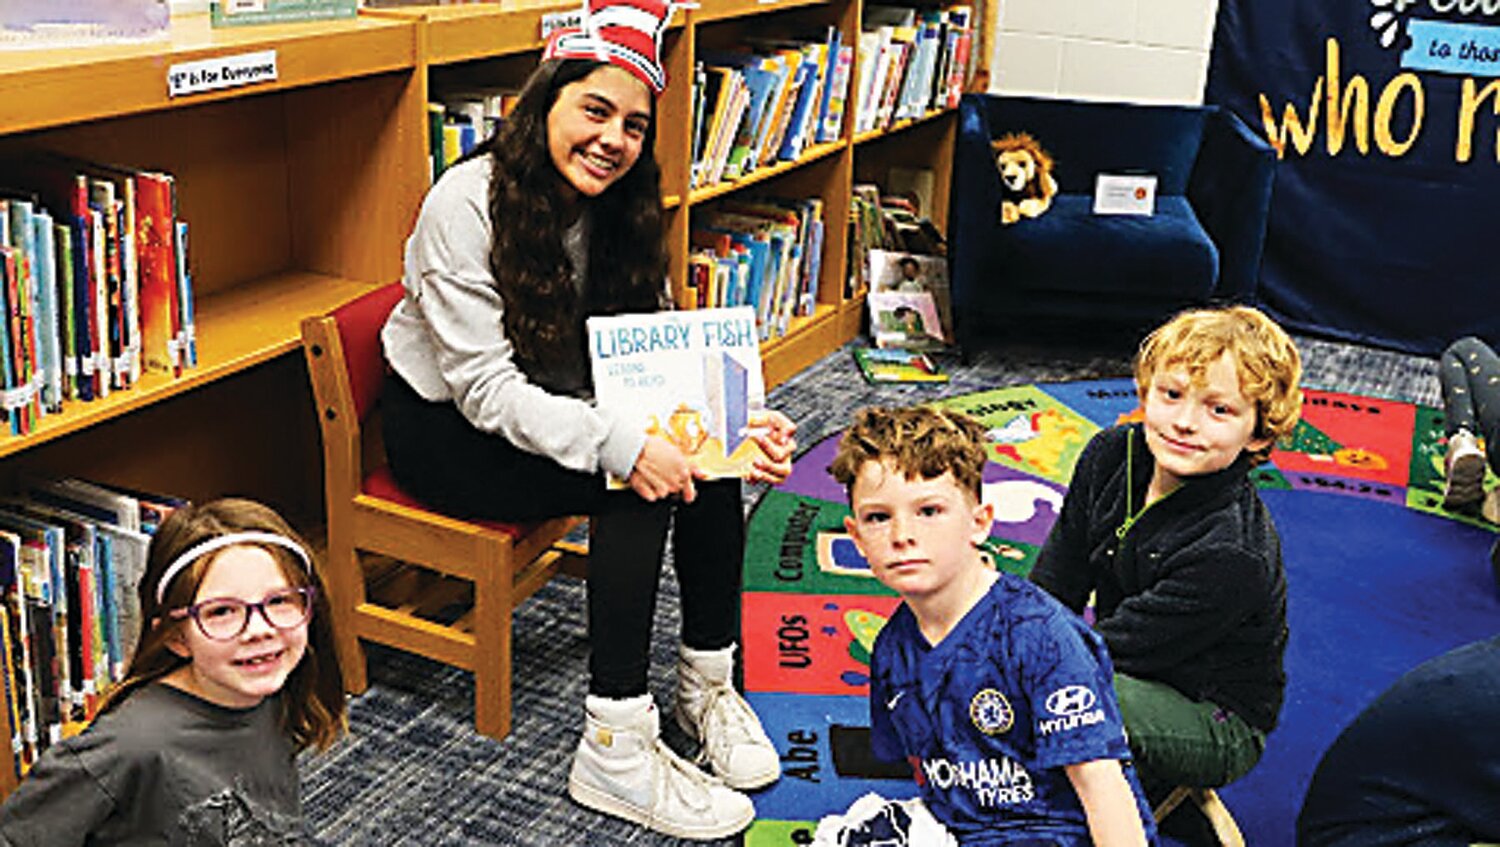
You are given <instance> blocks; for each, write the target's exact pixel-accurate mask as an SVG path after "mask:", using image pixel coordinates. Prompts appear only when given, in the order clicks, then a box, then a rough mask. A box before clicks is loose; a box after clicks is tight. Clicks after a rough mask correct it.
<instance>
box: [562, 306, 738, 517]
mask: <svg viewBox="0 0 1500 847" xmlns="http://www.w3.org/2000/svg"><path fill="white" fill-rule="evenodd" d="M588 345H589V360H590V365H591V367H592V372H593V379H594V396H595V399H596V402H597V403H598V405H599V408H601V409H604V410H607V411H609V412H610V413H611V414H613V415H615V416H617V417H619V418H621V419H622V420H625V421H630V422H634V423H635V424H637V425H639V426H640V427H641V428H642V429H643V430H644V431H645V432H646V433H648V434H650V435H659V436H661V437H663V438H665V439H667V440H668V441H670V442H672V443H673V444H676V445H677V446H678V447H679V448H681V449H682V451H683V453H684V454H686V455H687V457H688V460H689V461H690V462H691V463H692V465H693V467H694V468H696V469H698V470H699V471H701V472H702V473H704V474H705V475H706V476H708V477H710V478H715V477H729V476H744V475H745V474H746V473H748V472H749V471H750V469H751V468H752V467H753V464H754V462H755V460H756V459H757V458H760V457H761V456H762V455H763V454H762V453H761V450H760V446H759V445H758V444H757V443H756V442H755V440H754V436H755V435H756V434H757V432H758V430H757V427H758V426H759V425H760V424H759V422H760V420H761V419H762V417H763V415H764V413H765V397H766V394H765V381H764V377H763V375H762V373H761V362H760V339H759V336H758V334H757V333H756V330H755V312H754V310H752V309H750V308H749V307H746V306H737V307H732V308H724V309H689V310H683V311H675V312H655V313H650V314H627V315H611V316H607V317H591V318H589V319H588ZM611 484H612V485H613V486H614V487H623V486H624V484H625V483H624V481H623V480H611Z"/></svg>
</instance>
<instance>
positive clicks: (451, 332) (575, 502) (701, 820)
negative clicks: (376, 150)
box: [382, 0, 794, 839]
mask: <svg viewBox="0 0 1500 847" xmlns="http://www.w3.org/2000/svg"><path fill="white" fill-rule="evenodd" d="M669 15H670V7H669V5H668V4H667V3H666V2H663V0H594V2H592V3H590V4H589V7H588V8H586V9H585V21H584V26H583V28H582V29H581V30H573V31H568V32H565V33H562V34H559V35H555V36H554V37H553V39H552V40H551V41H550V42H549V45H548V47H547V50H546V52H545V53H544V56H543V59H544V60H543V62H542V64H541V66H540V67H538V68H537V70H536V71H535V72H534V73H533V74H532V76H531V77H530V79H529V80H528V81H527V83H526V85H525V87H524V89H523V90H522V92H521V94H520V97H519V98H518V102H517V105H516V108H515V110H514V112H513V113H512V114H511V115H510V117H508V118H507V119H506V122H505V124H504V125H503V127H502V128H501V129H500V131H499V132H498V134H497V135H496V137H495V138H493V139H492V140H491V141H489V142H487V143H486V144H485V145H482V146H481V148H480V149H479V151H478V153H477V155H474V156H473V157H472V158H470V159H468V160H467V161H464V162H461V163H460V164H458V165H455V166H454V167H452V168H450V169H448V170H447V171H445V172H444V173H443V176H442V178H441V179H440V180H438V182H437V184H436V185H434V186H433V188H432V190H431V191H430V192H429V194H428V196H427V198H426V200H425V201H424V203H423V206H422V211H421V214H420V216H419V218H418V220H417V224H416V227H415V229H414V231H413V232H412V235H411V237H410V239H409V240H408V241H407V243H406V253H405V277H404V285H405V288H406V293H405V297H404V299H403V300H402V301H401V302H400V303H399V304H398V305H397V306H396V308H395V310H394V311H393V312H392V314H391V317H390V319H389V320H388V322H387V323H386V326H385V328H384V331H383V333H382V341H383V343H384V348H385V355H386V359H387V361H388V362H389V364H390V366H391V367H390V370H391V374H390V376H389V377H388V378H387V385H386V388H385V391H384V394H383V395H382V396H383V398H384V402H385V407H384V413H383V418H384V421H385V424H384V426H385V432H384V434H385V444H386V450H387V454H388V458H389V460H390V465H391V470H392V472H393V473H394V474H395V476H396V478H397V480H398V481H399V482H400V483H401V484H402V485H403V486H404V487H406V489H407V490H408V491H410V492H411V493H412V494H413V495H415V496H417V497H419V498H421V499H422V500H424V501H426V502H428V503H430V504H432V505H433V506H435V507H437V508H440V509H442V510H444V511H447V512H449V513H450V514H456V515H462V516H467V517H474V518H489V519H497V520H506V521H524V520H535V519H541V518H548V517H555V516H558V515H569V514H586V515H588V516H589V518H590V533H591V538H590V547H589V549H590V555H589V559H590V561H589V568H588V616H589V626H588V635H589V646H590V651H591V654H590V657H589V690H588V696H587V699H586V701H585V704H584V705H585V732H584V736H583V738H582V740H581V741H580V742H579V746H578V750H577V753H576V754H575V757H574V761H573V768H572V772H571V775H570V779H569V793H570V795H571V796H572V797H573V798H574V799H575V800H577V801H578V802H579V803H581V804H583V805H585V806H588V807H590V808H593V809H596V810H599V811H602V812H605V813H607V814H612V815H617V816H619V817H623V818H626V819H628V820H632V821H635V822H638V823H641V824H642V825H645V826H648V827H651V828H652V829H656V830H658V831H661V832H664V833H667V834H670V835H675V836H679V837H686V838H700V839H707V838H721V837H724V836H727V835H730V834H733V833H735V832H737V831H739V830H741V829H743V828H744V827H746V826H748V825H749V823H750V821H751V820H752V819H753V817H754V808H753V806H752V804H751V802H750V800H749V798H748V797H746V796H745V795H743V794H741V793H740V792H739V791H738V790H736V789H750V788H756V787H760V786H763V785H766V784H769V783H770V782H772V781H774V780H775V779H776V778H777V777H778V776H779V775H780V767H779V760H778V757H777V754H776V751H775V749H774V748H773V747H772V746H771V744H770V742H769V740H768V739H767V738H766V735H765V732H764V730H763V729H762V728H761V725H760V721H759V719H758V718H757V717H756V715H755V713H754V712H753V711H751V709H750V707H749V705H748V704H747V703H746V702H745V700H744V699H743V698H742V697H741V696H740V695H739V694H738V693H737V692H736V691H735V689H734V688H733V685H732V681H731V676H732V670H733V667H734V652H735V646H736V635H737V633H738V621H739V602H740V574H741V566H742V561H743V556H744V516H743V510H742V506H741V498H740V481H739V480H737V479H730V480H713V481H708V480H704V479H699V478H695V475H694V472H693V471H692V470H691V469H690V466H689V464H688V461H687V458H686V456H685V455H684V454H683V451H682V449H681V448H680V447H678V446H677V445H675V444H673V443H672V442H671V441H669V440H667V439H666V438H664V437H662V436H660V435H656V436H650V437H648V436H647V435H646V434H645V433H644V432H643V431H641V430H640V429H638V428H637V425H636V424H634V423H629V422H625V421H621V420H619V419H617V418H615V417H612V416H611V415H610V414H609V413H608V412H607V411H606V410H603V409H600V408H597V407H596V406H595V405H594V403H593V402H592V399H591V385H590V381H589V376H588V374H589V362H588V356H587V352H586V349H585V346H584V333H583V327H584V320H585V318H587V317H588V316H590V315H603V314H613V313H621V312H642V311H655V310H657V309H661V308H664V307H665V306H667V305H668V304H669V301H668V300H667V299H666V298H665V286H664V280H665V278H666V258H665V255H664V252H663V246H662V220H661V191H660V185H659V171H658V169H657V164H656V162H655V160H654V159H653V156H652V149H653V145H654V141H655V132H656V129H655V127H656V99H655V98H656V95H657V94H659V93H660V92H661V90H662V88H663V86H664V85H665V81H666V80H665V74H664V73H663V71H662V69H661V66H660V63H659V61H658V55H657V51H658V49H659V44H660V37H661V31H662V29H663V28H664V27H665V25H666V23H667V19H668V17H669ZM765 423H766V424H767V434H766V435H764V436H762V437H760V438H759V441H760V443H761V447H762V449H763V450H764V451H765V454H766V456H767V457H768V458H767V459H766V460H765V461H763V462H761V463H760V464H759V466H758V467H757V468H756V470H755V471H754V472H753V473H752V474H751V478H752V479H753V480H756V481H767V482H779V481H781V480H782V479H784V478H785V476H786V474H787V473H788V472H789V471H790V469H791V466H790V456H791V452H792V450H793V448H794V441H793V439H792V432H793V429H794V427H793V425H792V424H791V422H790V421H789V420H787V419H786V417H785V416H783V415H780V414H778V413H774V412H773V413H770V415H769V420H767V421H766V422H765ZM606 472H608V473H611V474H614V475H615V476H617V477H619V478H622V479H625V480H626V482H627V484H628V486H629V490H625V491H609V490H608V489H607V488H606V484H605V474H606ZM669 524H670V525H671V526H672V527H673V529H672V531H671V536H672V541H673V564H674V566H675V568H676V570H677V576H678V581H679V583H680V585H681V589H682V618H683V624H682V644H681V651H680V661H679V663H678V695H677V701H676V709H675V711H676V717H677V720H678V722H679V723H680V724H682V726H683V727H684V729H686V730H687V732H688V734H689V735H690V736H692V737H693V738H695V739H696V740H698V741H700V742H702V744H703V746H704V750H703V756H704V758H705V759H706V760H707V763H708V764H709V766H710V767H711V768H712V770H713V772H714V774H716V775H717V777H719V778H717V779H716V778H713V777H710V776H709V775H708V774H706V773H704V772H703V771H702V770H700V769H699V768H697V767H695V766H694V765H692V764H690V763H687V762H685V761H683V760H681V759H680V758H678V757H677V756H676V754H674V753H673V752H672V751H671V750H669V749H668V748H667V747H666V746H665V745H664V744H662V742H661V740H660V737H659V726H660V718H659V716H658V713H657V710H656V707H655V706H654V705H653V702H652V699H651V696H650V695H649V694H648V693H647V686H646V671H647V665H648V662H649V645H650V638H651V629H652V620H653V617H654V607H655V601H656V587H657V580H658V575H659V571H660V568H661V560H662V554H663V551H664V547H665V544H666V539H667V536H668V527H669ZM721 780H722V781H721ZM726 783H727V784H726Z"/></svg>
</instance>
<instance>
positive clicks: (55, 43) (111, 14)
mask: <svg viewBox="0 0 1500 847" xmlns="http://www.w3.org/2000/svg"><path fill="white" fill-rule="evenodd" d="M170 22H171V6H170V5H169V4H168V2H167V0H4V2H0V50H4V49H13V50H37V49H42V48H49V49H50V48H57V47H87V46H90V45H95V44H107V43H111V42H132V41H155V40H159V39H165V38H167V36H168V34H169V32H170V29H169V25H170Z"/></svg>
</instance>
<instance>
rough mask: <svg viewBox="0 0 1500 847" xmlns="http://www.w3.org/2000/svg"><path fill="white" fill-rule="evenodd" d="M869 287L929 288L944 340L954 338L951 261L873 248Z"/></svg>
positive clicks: (870, 252) (884, 289) (899, 289)
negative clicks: (950, 279) (949, 280)
mask: <svg viewBox="0 0 1500 847" xmlns="http://www.w3.org/2000/svg"><path fill="white" fill-rule="evenodd" d="M869 262H870V288H871V290H873V291H926V292H928V293H930V294H931V295H932V300H933V304H934V305H935V306H936V308H937V315H938V323H939V324H940V325H941V327H942V330H943V337H944V338H945V339H950V340H951V339H952V338H953V301H952V296H951V294H950V288H949V286H948V260H947V259H946V258H945V257H943V256H925V255H921V254H917V253H903V252H900V251H896V250H871V251H869Z"/></svg>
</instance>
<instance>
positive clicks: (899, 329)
mask: <svg viewBox="0 0 1500 847" xmlns="http://www.w3.org/2000/svg"><path fill="white" fill-rule="evenodd" d="M865 302H866V303H867V304H868V305H869V307H870V335H871V336H872V337H874V339H875V346H876V347H902V348H905V349H907V350H939V349H942V348H943V347H945V346H947V345H946V341H947V337H946V336H945V335H943V325H942V322H941V321H940V320H939V319H938V313H937V304H936V303H935V301H934V300H933V298H932V293H931V292H929V291H871V292H870V293H869V294H868V295H867V296H866V298H865Z"/></svg>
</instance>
